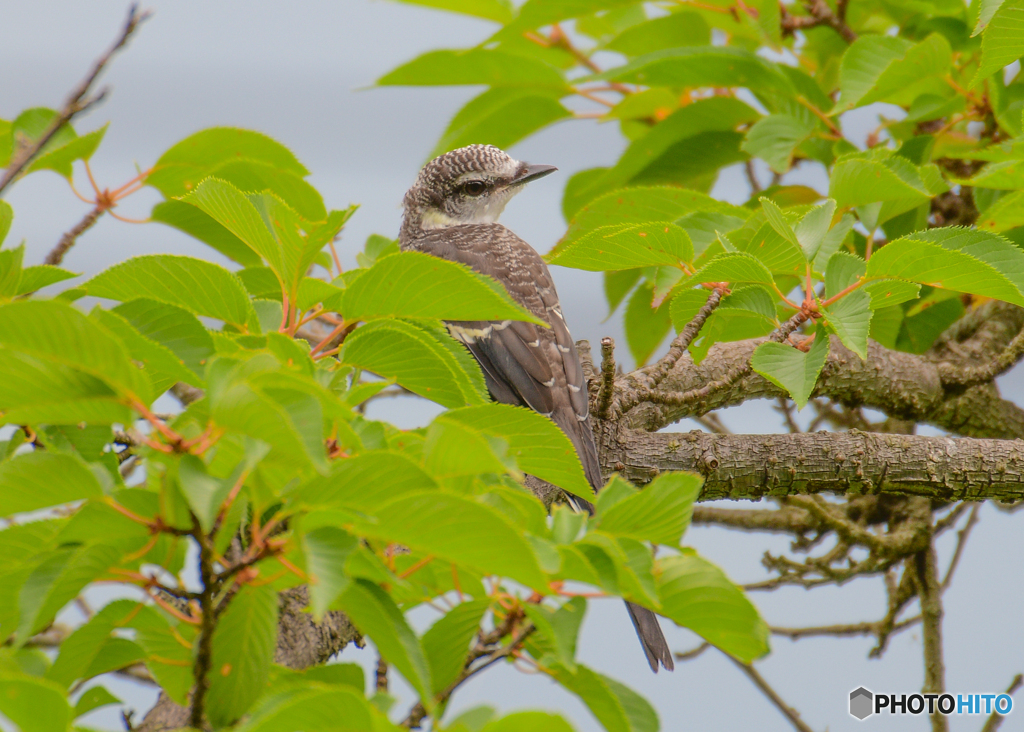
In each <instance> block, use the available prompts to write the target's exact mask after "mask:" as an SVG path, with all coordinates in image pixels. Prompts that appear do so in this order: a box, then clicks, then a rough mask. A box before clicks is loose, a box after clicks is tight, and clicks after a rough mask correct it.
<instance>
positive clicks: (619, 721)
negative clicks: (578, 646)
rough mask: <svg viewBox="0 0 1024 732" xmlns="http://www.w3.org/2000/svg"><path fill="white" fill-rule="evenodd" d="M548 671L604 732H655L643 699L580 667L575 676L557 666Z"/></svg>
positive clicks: (656, 726) (655, 716)
mask: <svg viewBox="0 0 1024 732" xmlns="http://www.w3.org/2000/svg"><path fill="white" fill-rule="evenodd" d="M548 672H549V673H550V674H551V676H552V677H553V678H554V679H555V681H557V682H558V683H559V684H561V685H562V686H564V687H565V688H566V689H568V690H569V691H571V692H572V693H573V694H575V695H576V696H578V697H579V698H580V699H581V700H582V701H583V703H584V704H586V705H587V708H588V709H589V710H590V713H591V714H593V715H594V717H595V718H596V719H597V720H598V722H600V723H601V726H603V727H604V728H605V729H606V730H608V732H658V730H659V729H660V727H661V725H660V724H659V722H658V714H657V712H655V711H654V708H653V707H652V706H651V705H650V704H649V703H648V702H647V700H645V699H644V698H643V697H641V696H640V695H639V694H637V693H636V692H635V691H633V690H632V689H629V688H628V687H626V686H623V685H622V684H620V683H619V682H618V681H615V680H614V679H610V678H608V677H607V676H603V675H601V674H599V673H597V672H596V671H591V670H590V669H589V668H587V667H586V666H583V665H582V664H577V666H576V671H575V673H573V672H571V671H570V670H569V669H568V668H566V667H565V666H563V665H561V664H553V665H552V666H551V667H550V668H549V669H548Z"/></svg>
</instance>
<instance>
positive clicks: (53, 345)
mask: <svg viewBox="0 0 1024 732" xmlns="http://www.w3.org/2000/svg"><path fill="white" fill-rule="evenodd" d="M0 344H3V345H4V346H6V347H7V348H10V349H13V350H15V351H21V352H23V353H26V354H29V355H31V356H34V357H36V358H39V359H44V360H46V361H49V362H51V363H56V364H62V365H66V366H70V367H73V368H75V369H77V370H79V371H84V372H86V373H88V374H91V375H92V376H95V377H96V378H98V379H100V380H102V381H104V382H105V383H107V384H108V385H109V386H110V387H111V388H112V389H114V390H116V391H117V392H119V393H121V394H124V393H131V392H133V391H134V392H138V395H139V396H140V397H141V398H145V397H148V394H146V390H147V389H148V384H147V383H146V379H145V376H144V375H143V374H141V373H139V370H138V369H136V368H135V367H134V366H132V365H131V361H130V358H129V354H128V351H127V349H126V348H125V347H124V345H123V344H122V343H121V342H120V341H119V340H118V339H117V338H115V337H114V336H113V335H111V334H110V332H109V331H107V330H106V329H105V328H102V327H101V326H99V325H97V324H95V323H93V322H92V321H90V320H89V319H88V318H86V317H85V316H84V315H82V313H80V312H79V311H78V310H76V309H75V308H73V307H72V306H70V305H67V304H65V303H62V302H59V301H57V300H20V301H17V302H12V303H9V304H7V305H4V306H2V307H0Z"/></svg>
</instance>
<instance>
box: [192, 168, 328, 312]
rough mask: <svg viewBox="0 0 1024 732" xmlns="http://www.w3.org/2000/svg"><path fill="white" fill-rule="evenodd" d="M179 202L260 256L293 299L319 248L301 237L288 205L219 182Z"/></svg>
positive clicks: (270, 196)
mask: <svg viewBox="0 0 1024 732" xmlns="http://www.w3.org/2000/svg"><path fill="white" fill-rule="evenodd" d="M181 200H183V201H185V202H186V203H190V204H192V205H194V206H196V207H198V208H199V209H201V210H202V211H203V212H204V213H206V214H208V215H209V216H210V217H211V218H213V219H214V220H215V221H216V222H217V223H219V224H220V225H221V226H223V227H224V228H225V229H227V230H228V231H230V232H231V233H232V234H234V235H235V236H237V237H238V238H239V239H241V240H242V241H243V242H245V243H246V244H247V245H248V246H249V247H250V248H251V249H252V250H253V251H254V252H256V253H257V254H259V255H260V257H262V258H263V260H264V261H265V262H266V263H267V265H268V266H269V267H270V268H271V269H272V270H274V273H275V274H276V275H277V277H278V280H279V281H280V282H281V287H282V289H283V290H284V291H285V292H287V293H288V295H289V297H290V298H291V299H293V300H294V299H295V294H296V291H297V290H298V286H299V280H300V279H301V278H302V277H303V276H304V275H305V274H306V270H307V269H308V268H309V265H310V264H312V261H313V258H314V257H315V256H316V254H317V252H318V251H319V250H320V247H321V246H322V244H319V243H318V242H315V241H313V240H312V238H307V237H305V236H303V235H302V234H301V233H300V225H301V220H300V219H299V217H298V215H297V214H296V213H295V212H294V211H293V210H292V209H291V208H289V207H288V205H287V204H285V203H284V202H283V201H282V200H281V199H280V198H278V197H277V196H276V195H274V194H272V193H249V194H245V193H242V192H241V191H239V190H238V189H237V188H236V187H235V186H233V185H232V184H231V183H229V182H227V181H225V180H221V179H219V178H207V179H206V180H204V181H203V182H202V183H200V184H199V185H198V186H197V187H196V188H195V190H194V191H192V192H191V193H189V194H188V195H187V196H184V197H183V198H182V199H181ZM323 243H326V242H323Z"/></svg>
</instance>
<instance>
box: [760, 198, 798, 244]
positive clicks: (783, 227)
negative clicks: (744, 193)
mask: <svg viewBox="0 0 1024 732" xmlns="http://www.w3.org/2000/svg"><path fill="white" fill-rule="evenodd" d="M758 200H759V201H761V209H762V210H763V211H764V215H765V217H767V219H768V223H769V224H770V225H771V227H772V228H773V229H775V231H776V232H777V233H778V235H779V236H781V237H782V238H783V239H785V240H786V241H788V242H789V243H790V244H796V245H797V246H800V241H799V240H798V239H797V237H796V232H795V231H793V227H792V226H790V225H789V222H788V221H786V217H785V215H783V213H782V209H781V208H779V206H778V204H776V203H775V201H773V200H771V199H770V198H765V197H763V196H762V197H761V198H760V199H758Z"/></svg>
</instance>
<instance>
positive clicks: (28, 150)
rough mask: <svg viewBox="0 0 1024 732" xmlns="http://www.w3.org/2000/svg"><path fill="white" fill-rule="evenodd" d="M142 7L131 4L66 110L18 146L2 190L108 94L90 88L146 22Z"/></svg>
mask: <svg viewBox="0 0 1024 732" xmlns="http://www.w3.org/2000/svg"><path fill="white" fill-rule="evenodd" d="M138 10H139V6H138V5H132V6H131V8H130V9H129V10H128V19H127V21H125V24H124V28H123V29H122V30H121V35H120V36H119V37H118V39H117V41H116V42H115V43H114V45H113V46H111V47H110V49H109V50H108V51H107V52H106V53H105V54H103V55H102V56H100V58H99V60H98V61H97V62H96V63H95V64H94V65H93V67H92V71H90V72H89V75H88V76H86V77H85V79H83V80H82V83H80V84H79V85H78V86H77V87H75V89H74V90H72V92H71V94H70V95H69V96H68V98H67V101H66V102H64V107H63V109H61V110H60V112H59V113H58V114H57V116H56V117H55V118H54V119H53V121H52V122H51V123H50V125H49V126H48V127H47V128H46V130H45V131H44V132H43V134H42V135H40V136H39V138H38V139H37V140H36V141H35V142H33V143H31V144H30V145H26V146H25V147H21V148H19V149H18V150H17V151H16V152H15V153H14V155H13V157H12V158H11V162H10V164H9V165H8V166H7V170H6V171H4V175H3V177H2V178H0V193H3V191H4V190H5V189H6V188H7V187H8V186H9V185H10V184H11V182H12V181H13V180H14V179H15V178H16V177H17V176H18V174H19V173H21V171H22V170H24V168H25V167H26V166H27V165H28V164H29V163H31V162H32V160H33V159H34V158H35V157H36V156H37V155H38V154H39V152H40V151H41V150H42V149H43V147H45V146H46V143H48V142H49V141H50V140H51V139H52V138H53V136H54V135H56V134H57V131H58V130H60V128H61V127H63V126H64V125H66V124H68V123H69V122H70V121H71V120H72V119H73V118H74V117H75V116H76V115H78V114H81V113H82V112H84V111H85V110H86V109H88V108H89V107H91V106H93V105H94V104H98V103H99V102H101V101H103V99H104V97H106V95H107V89H101V90H100V91H99V92H98V93H97V94H96V95H95V96H92V97H88V96H87V95H88V94H89V90H90V89H91V88H92V85H93V84H94V83H95V81H96V79H97V77H98V76H99V75H100V73H101V72H102V71H103V68H104V67H105V66H106V65H107V63H108V62H109V61H110V59H111V58H112V57H113V56H114V54H115V53H117V52H118V51H119V50H121V49H122V48H124V46H125V44H126V43H127V42H128V39H129V38H130V37H131V35H132V33H134V32H135V29H136V28H138V27H139V24H140V23H142V22H143V21H145V20H146V19H147V18H148V17H149V16H150V13H148V12H144V13H139V12H138Z"/></svg>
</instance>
